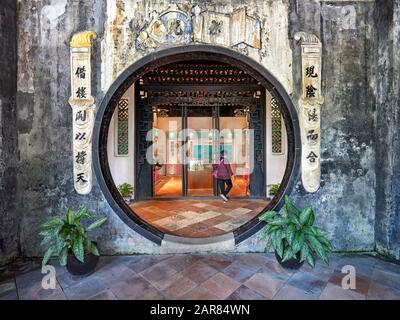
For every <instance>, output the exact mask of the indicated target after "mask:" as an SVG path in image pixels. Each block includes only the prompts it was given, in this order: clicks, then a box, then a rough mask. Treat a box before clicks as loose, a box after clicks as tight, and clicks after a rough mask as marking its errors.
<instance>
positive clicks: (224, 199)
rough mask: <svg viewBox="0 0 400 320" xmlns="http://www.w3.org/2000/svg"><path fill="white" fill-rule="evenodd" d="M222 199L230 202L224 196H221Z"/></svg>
mask: <svg viewBox="0 0 400 320" xmlns="http://www.w3.org/2000/svg"><path fill="white" fill-rule="evenodd" d="M220 196H221V198H222V199H224V201H228V198H227V197H225V196H224V195H223V194H220Z"/></svg>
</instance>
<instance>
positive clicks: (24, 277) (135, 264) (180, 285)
mask: <svg viewBox="0 0 400 320" xmlns="http://www.w3.org/2000/svg"><path fill="white" fill-rule="evenodd" d="M344 265H352V266H354V267H355V268H356V272H357V275H356V289H354V290H344V289H342V288H341V286H340V284H341V281H342V277H343V274H342V273H341V270H342V267H343V266H344ZM38 267H39V265H38V261H21V260H19V261H17V262H16V263H14V264H13V265H11V266H8V267H7V268H2V269H0V299H79V300H81V299H190V300H201V299H212V300H214V299H215V300H217V299H232V300H235V299H257V300H260V299H261V300H265V299H360V300H363V299H400V265H397V264H393V263H390V262H386V261H383V260H380V259H377V258H375V257H373V256H371V255H339V254H334V255H332V257H331V263H330V266H329V267H327V266H325V265H322V264H317V266H316V268H315V269H314V270H311V269H310V268H309V267H308V266H306V265H304V266H303V267H302V268H301V269H300V270H299V271H297V272H290V271H288V270H285V269H283V268H282V267H281V266H280V265H279V264H278V263H277V262H276V260H275V257H274V256H273V255H271V254H252V253H244V254H210V255H197V254H196V255H193V254H191V255H155V256H147V255H142V256H116V257H101V259H100V261H99V264H98V267H97V270H96V272H95V273H93V274H92V275H90V276H88V277H86V278H80V277H74V276H71V275H70V274H69V273H68V272H67V271H66V270H65V268H61V267H58V266H56V270H57V286H56V289H54V290H51V289H50V290H44V289H42V287H41V281H42V277H43V275H42V274H41V272H40V269H39V268H38ZM29 269H32V270H30V271H28V272H26V271H27V270H29ZM23 271H25V273H22V274H19V273H20V272H23Z"/></svg>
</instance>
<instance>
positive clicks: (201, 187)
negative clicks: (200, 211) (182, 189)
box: [186, 108, 214, 197]
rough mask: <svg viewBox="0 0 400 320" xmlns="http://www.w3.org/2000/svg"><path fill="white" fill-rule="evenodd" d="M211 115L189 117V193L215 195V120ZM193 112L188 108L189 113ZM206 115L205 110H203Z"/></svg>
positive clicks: (191, 194)
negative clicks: (213, 157) (213, 162)
mask: <svg viewBox="0 0 400 320" xmlns="http://www.w3.org/2000/svg"><path fill="white" fill-rule="evenodd" d="M211 111H212V110H211V108H210V116H188V117H187V128H188V135H187V154H186V156H187V159H186V161H187V162H186V163H187V195H188V196H190V197H198V196H200V197H201V196H213V194H214V187H213V183H214V181H213V180H214V179H213V175H212V171H213V165H212V156H213V137H212V129H213V121H212V117H211ZM191 114H192V113H191V112H190V111H189V110H188V115H191ZM202 115H204V111H203V112H202Z"/></svg>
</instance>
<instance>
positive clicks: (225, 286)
mask: <svg viewBox="0 0 400 320" xmlns="http://www.w3.org/2000/svg"><path fill="white" fill-rule="evenodd" d="M200 286H201V287H203V288H205V289H207V290H209V291H210V292H211V293H212V294H214V295H216V296H217V297H219V298H221V299H226V298H227V297H229V296H230V295H231V294H232V293H233V292H234V291H235V290H236V289H237V288H239V287H240V283H239V282H237V281H236V280H234V279H232V278H231V277H229V276H227V275H225V274H223V273H221V272H219V273H217V274H215V275H214V276H212V277H211V278H210V279H208V280H206V281H205V282H203V283H202V284H201V285H200Z"/></svg>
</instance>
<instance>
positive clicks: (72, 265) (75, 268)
mask: <svg viewBox="0 0 400 320" xmlns="http://www.w3.org/2000/svg"><path fill="white" fill-rule="evenodd" d="M98 261H99V256H96V255H94V254H92V253H88V254H85V259H84V262H80V261H79V260H78V259H77V258H75V256H74V255H73V254H69V255H68V258H67V270H68V272H69V273H71V274H73V275H75V276H86V275H89V274H91V273H92V272H93V271H94V269H95V268H96V265H97V262H98Z"/></svg>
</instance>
